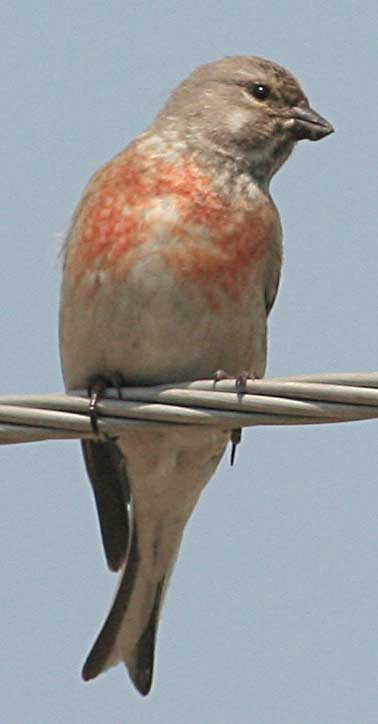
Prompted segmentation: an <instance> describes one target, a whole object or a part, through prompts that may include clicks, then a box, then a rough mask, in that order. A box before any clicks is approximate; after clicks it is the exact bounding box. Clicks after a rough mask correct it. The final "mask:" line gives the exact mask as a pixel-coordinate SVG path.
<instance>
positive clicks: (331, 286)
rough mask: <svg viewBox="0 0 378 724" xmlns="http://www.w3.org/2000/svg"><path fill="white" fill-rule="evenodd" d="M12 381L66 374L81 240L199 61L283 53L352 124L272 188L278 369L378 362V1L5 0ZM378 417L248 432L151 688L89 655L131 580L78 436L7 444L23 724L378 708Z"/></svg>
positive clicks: (15, 714) (8, 622)
mask: <svg viewBox="0 0 378 724" xmlns="http://www.w3.org/2000/svg"><path fill="white" fill-rule="evenodd" d="M1 15H2V19H1V56H2V61H3V63H5V68H4V71H3V74H2V91H1V106H2V110H1V116H2V120H1V142H0V143H1V146H2V174H1V181H0V183H1V186H2V188H1V199H2V206H3V213H2V220H1V226H2V232H1V244H2V246H1V249H2V253H3V257H2V264H1V267H0V305H1V344H2V349H1V357H0V373H1V382H2V392H3V393H4V394H5V393H16V392H25V393H26V392H30V393H31V392H48V391H54V390H59V389H62V382H61V377H60V367H59V358H58V351H57V309H58V297H59V284H60V268H59V266H60V265H59V261H58V252H59V247H60V238H61V236H62V235H63V234H64V231H65V230H66V228H67V225H68V223H69V219H70V215H71V213H72V211H73V209H74V206H75V204H76V202H77V201H78V199H79V197H80V194H81V191H82V189H83V187H84V185H85V183H86V182H87V179H88V177H89V176H90V175H91V174H92V173H93V171H94V170H95V169H96V168H97V167H98V166H99V165H100V164H101V163H103V162H104V161H105V160H107V159H109V158H110V157H111V156H112V155H114V154H115V153H116V152H117V151H118V150H120V149H121V148H122V147H123V146H125V145H126V144H127V143H128V141H129V140H130V139H131V138H133V136H134V135H135V134H137V133H138V132H140V131H142V130H143V129H144V128H145V127H146V126H147V125H148V124H149V122H150V120H151V119H152V118H153V116H154V114H155V113H156V111H157V110H158V109H159V108H160V106H161V104H162V103H163V101H164V100H165V98H166V96H167V94H168V92H169V90H170V89H171V88H172V87H174V86H175V85H176V84H177V83H178V82H179V81H180V80H181V79H182V78H183V77H185V76H186V75H187V74H188V73H189V72H190V71H191V70H192V69H193V67H195V66H196V65H198V64H199V63H203V62H207V61H210V60H214V59H216V58H219V57H222V56H224V55H232V54H251V55H252V54H257V55H263V56H266V57H268V58H271V59H273V60H276V61H277V62H279V63H281V64H283V65H285V66H286V67H288V68H289V69H290V70H291V71H292V72H293V73H294V74H295V75H296V76H297V77H298V79H299V80H300V82H301V83H302V85H303V87H304V89H305V91H306V93H307V94H308V96H309V98H310V100H311V103H312V105H313V106H314V107H315V108H316V109H317V110H318V111H319V112H320V113H322V114H323V115H324V116H326V117H327V118H328V119H329V120H330V121H331V122H332V123H333V124H334V126H335V128H336V131H337V132H336V133H335V134H334V135H332V136H330V137H329V138H327V139H325V140H324V141H321V142H320V143H314V144H311V143H308V142H303V143H301V144H299V145H298V148H297V150H296V151H295V153H294V154H293V157H292V158H291V159H290V161H289V162H288V164H287V165H286V166H285V167H284V168H283V169H282V170H281V171H280V173H279V174H278V176H277V177H276V178H275V180H274V182H273V186H272V192H273V196H274V198H275V201H276V203H277V205H278V207H279V209H280V212H281V216H282V222H283V227H284V234H285V267H284V273H283V279H282V284H281V289H280V293H279V296H278V300H277V302H276V306H275V309H274V312H273V314H272V317H271V324H270V346H269V369H268V374H270V375H284V374H295V373H307V372H308V373H309V372H319V371H330V372H331V371H369V370H376V369H377V368H378V361H377V360H378V334H377V328H378V308H377V307H378V305H377V276H378V251H377V221H376V205H377V191H376V188H377V176H376V168H377V157H378V154H377V120H378V119H377V93H376V90H377V85H376V83H377V70H378V62H377V55H376V47H375V45H376V31H377V16H378V10H377V3H376V0H370V1H369V0H368V1H367V2H364V3H361V2H360V1H358V2H357V1H355V2H354V1H352V0H348V1H344V2H343V0H328V2H313V1H311V0H309V1H308V2H303V1H302V0H301V2H299V0H295V1H293V2H280V0H264V1H262V0H248V1H247V0H234V2H226V1H225V0H223V1H222V0H220V1H219V0H218V2H214V1H211V2H206V1H205V2H193V0H192V1H191V2H189V1H188V0H182V1H181V2H177V3H175V2H168V1H167V0H163V1H160V2H155V1H154V0H149V2H146V1H144V0H139V2H127V0H122V2H120V1H119V2H118V1H117V0H108V2H97V1H92V2H89V1H87V2H84V1H83V0H75V2H74V1H73V0H63V1H62V2H59V3H58V2H55V3H53V2H46V0H39V1H38V2H30V1H28V2H27V1H26V0H24V1H23V0H16V1H15V2H12V3H11V2H7V1H5V5H4V4H3V10H2V14H1ZM377 443H378V423H377V422H374V421H373V422H369V423H353V424H350V423H349V424H344V425H337V426H321V427H303V428H292V429H280V428H275V429H273V428H260V429H254V430H250V431H249V432H248V433H246V434H245V436H244V444H243V446H242V448H241V449H239V451H238V459H237V465H236V467H235V468H234V469H233V470H231V469H230V467H229V466H228V461H225V462H224V464H223V465H222V467H221V468H220V470H219V471H218V473H217V475H216V476H215V478H214V479H213V481H212V482H211V484H210V486H209V487H208V489H207V490H206V492H205V494H204V495H203V497H202V499H201V502H200V505H199V507H198V508H197V510H196V512H195V514H194V516H193V518H192V520H191V522H190V524H189V526H188V529H187V532H186V536H185V540H184V544H183V547H182V551H181V556H180V558H179V562H178V565H177V568H176V571H175V574H174V577H173V580H172V584H171V587H170V590H169V595H168V598H167V601H166V606H165V610H164V615H163V621H162V625H161V630H160V636H159V641H158V652H157V666H156V671H155V681H154V687H153V690H152V693H151V695H150V696H149V697H148V698H147V699H143V698H141V697H140V696H139V695H138V694H137V693H136V692H135V690H134V689H133V687H132V685H131V684H130V682H129V680H128V678H127V676H126V673H125V670H124V669H123V667H121V666H120V667H117V668H116V669H113V670H112V671H111V672H109V673H108V674H106V675H105V676H102V677H101V678H99V679H97V680H96V681H95V682H92V683H91V684H84V683H83V682H82V681H81V678H80V669H81V665H82V663H83V660H84V658H85V656H86V654H87V652H88V650H89V647H90V645H91V644H92V642H93V639H94V637H95V635H96V632H97V631H98V628H99V625H100V623H101V621H102V619H103V616H104V614H105V611H106V610H107V606H108V603H109V600H110V597H111V592H112V590H113V588H114V585H115V577H114V575H112V574H110V573H108V572H107V570H106V568H105V563H104V557H103V553H102V549H101V544H100V537H99V532H98V526H97V521H96V516H95V512H94V505H93V501H92V497H91V492H90V488H89V485H88V482H87V481H86V478H85V474H84V469H83V464H82V461H81V458H80V455H79V445H78V443H76V442H56V443H53V442H45V443H38V444H37V443H34V444H29V445H24V446H22V445H18V446H8V447H3V448H2V450H1V453H2V455H1V487H0V509H1V524H0V525H1V529H0V548H1V579H0V580H1V584H0V585H1V617H0V632H1V647H0V702H1V704H0V724H100V723H101V724H163V723H164V724H196V723H197V722H198V724H377V721H378V613H377V612H378V539H377V536H378V489H377V469H378V444H377Z"/></svg>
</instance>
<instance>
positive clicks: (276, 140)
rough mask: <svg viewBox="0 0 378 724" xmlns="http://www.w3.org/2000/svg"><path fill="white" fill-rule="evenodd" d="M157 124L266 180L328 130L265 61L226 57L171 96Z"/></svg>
mask: <svg viewBox="0 0 378 724" xmlns="http://www.w3.org/2000/svg"><path fill="white" fill-rule="evenodd" d="M156 123H157V125H161V124H162V125H163V126H165V127H168V128H171V129H172V130H176V131H179V133H180V135H181V136H184V137H185V139H186V142H187V143H188V144H191V145H192V146H193V147H196V148H201V149H202V150H203V151H205V150H206V149H211V151H212V152H213V151H214V150H215V151H217V152H218V153H219V154H222V155H223V156H228V157H230V158H232V159H234V160H235V161H236V162H238V163H239V164H240V165H241V166H242V167H243V168H246V167H247V168H248V169H249V170H250V172H251V173H252V174H253V175H254V176H255V177H256V178H258V177H259V176H260V177H261V178H262V179H263V180H265V181H268V180H269V179H270V178H271V177H272V176H273V174H274V173H275V171H277V169H278V168H279V167H280V166H281V165H282V163H283V162H284V161H285V160H286V158H287V157H288V156H289V154H290V153H291V151H292V149H293V146H294V144H295V143H296V142H297V141H299V140H301V139H304V138H307V139H309V140H311V141H317V140H319V139H320V138H323V137H324V136H327V135H328V134H329V133H332V131H333V128H332V126H331V125H330V124H329V123H328V122H327V121H326V120H325V119H324V118H322V117H321V116H320V115H319V114H318V113H316V112H315V111H314V110H313V109H312V108H310V105H309V103H308V100H307V98H306V96H305V95H304V93H303V91H302V88H301V87H300V85H299V83H298V82H297V81H296V79H295V78H294V76H293V75H291V73H289V72H288V71H287V70H285V68H282V67H281V66H279V65H277V64H276V63H273V62H271V61H268V60H264V59H263V58H257V57H244V56H237V57H229V58H224V59H223V60H219V61H216V62H214V63H209V64H207V65H202V66H200V67H199V68H197V69H196V70H195V71H194V72H193V73H192V74H191V75H190V76H189V77H188V78H187V79H186V80H184V81H183V83H181V85H180V86H179V87H178V88H177V89H176V90H175V91H174V92H173V93H172V94H171V96H170V98H169V99H168V101H167V103H166V105H165V107H164V108H163V110H162V111H161V113H160V114H159V116H158V118H157V122H156Z"/></svg>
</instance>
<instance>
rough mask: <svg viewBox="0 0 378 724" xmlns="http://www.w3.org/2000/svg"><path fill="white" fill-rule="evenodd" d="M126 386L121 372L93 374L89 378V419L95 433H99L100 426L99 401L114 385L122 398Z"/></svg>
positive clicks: (120, 398)
mask: <svg viewBox="0 0 378 724" xmlns="http://www.w3.org/2000/svg"><path fill="white" fill-rule="evenodd" d="M123 386H124V379H123V376H122V374H121V372H113V373H112V374H111V375H107V376H106V377H104V376H102V375H96V376H93V377H92V378H91V379H90V380H89V384H88V397H89V419H90V421H91V427H92V430H93V432H94V434H95V435H99V434H100V431H99V427H98V409H97V407H98V403H99V401H100V400H101V399H102V398H103V397H105V393H106V390H107V388H108V387H114V388H115V389H116V390H117V392H118V399H119V400H122V399H123V398H122V387H123Z"/></svg>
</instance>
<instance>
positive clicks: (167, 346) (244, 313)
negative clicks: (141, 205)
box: [61, 257, 266, 389]
mask: <svg viewBox="0 0 378 724" xmlns="http://www.w3.org/2000/svg"><path fill="white" fill-rule="evenodd" d="M148 264H149V266H148V269H146V264H143V263H141V264H140V265H139V266H138V265H136V266H135V268H134V269H133V270H132V271H131V272H130V273H129V274H128V277H127V280H124V279H122V278H120V279H115V278H114V277H113V278H111V279H110V278H107V276H106V274H103V275H102V276H101V279H97V283H96V286H95V288H91V286H90V284H89V282H88V280H85V279H82V280H81V281H80V283H79V284H77V285H76V286H68V285H64V286H63V291H62V294H63V299H64V304H63V305H62V308H63V310H64V311H63V312H62V315H61V355H62V366H63V372H64V378H65V382H66V386H67V387H68V388H71V389H72V388H74V387H77V386H80V385H85V384H87V382H88V379H89V378H90V377H93V375H97V374H98V375H100V374H102V375H107V374H111V373H112V372H120V373H122V375H123V377H124V379H125V381H126V382H127V383H128V384H158V383H164V382H170V381H180V380H190V379H200V378H206V377H210V376H212V375H213V374H214V372H215V371H216V370H218V369H224V370H226V371H227V372H228V373H230V374H238V373H239V372H241V371H243V370H249V371H251V372H252V373H253V374H255V375H256V376H262V375H263V374H264V369H265V360H266V311H265V303H264V289H263V284H262V282H261V280H260V276H261V275H260V274H259V272H258V270H256V267H254V269H253V270H251V272H250V274H249V277H247V278H246V279H244V282H243V285H242V289H240V290H238V293H235V290H227V289H225V288H223V287H222V284H220V286H219V284H218V286H217V280H215V281H214V283H211V284H210V283H209V284H201V283H199V282H198V280H196V279H194V280H193V279H190V280H188V279H185V277H183V278H181V279H178V278H177V275H176V274H175V273H174V271H173V270H171V269H169V268H167V266H162V265H161V262H160V260H159V259H158V257H155V258H154V259H152V260H151V259H150V260H149V262H148ZM218 282H219V280H218Z"/></svg>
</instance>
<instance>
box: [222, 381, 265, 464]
mask: <svg viewBox="0 0 378 724" xmlns="http://www.w3.org/2000/svg"><path fill="white" fill-rule="evenodd" d="M232 377H233V375H229V374H228V373H227V372H225V371H224V370H217V371H216V372H215V374H214V378H213V379H214V387H215V385H216V383H217V382H220V381H221V380H229V379H232ZM254 379H255V378H254V376H253V375H252V374H251V373H250V372H248V371H247V370H243V371H242V372H240V373H239V374H238V375H237V377H236V378H235V389H236V392H237V394H238V396H239V395H244V394H245V392H246V391H247V382H248V380H254ZM241 437H242V431H241V427H236V428H235V429H233V430H231V436H230V442H231V455H230V465H231V466H233V464H234V462H235V455H236V446H237V445H239V443H240V441H241Z"/></svg>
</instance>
